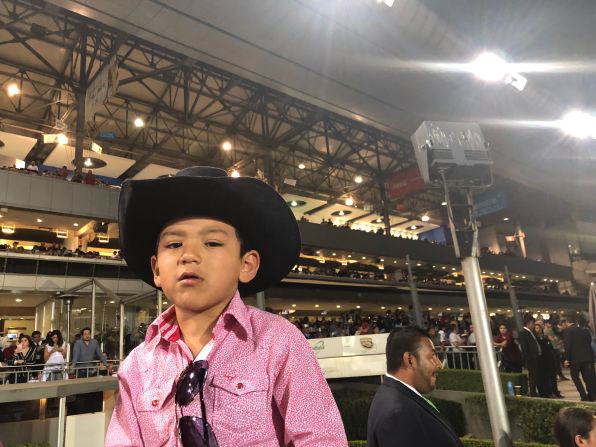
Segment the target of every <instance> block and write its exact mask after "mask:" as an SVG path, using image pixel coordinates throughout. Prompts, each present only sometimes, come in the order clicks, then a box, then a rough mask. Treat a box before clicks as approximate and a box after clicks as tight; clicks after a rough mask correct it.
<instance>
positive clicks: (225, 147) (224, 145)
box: [221, 140, 232, 151]
mask: <svg viewBox="0 0 596 447" xmlns="http://www.w3.org/2000/svg"><path fill="white" fill-rule="evenodd" d="M221 148H222V149H223V150H224V151H231V150H232V143H230V142H229V141H228V140H226V141H224V142H223V143H221Z"/></svg>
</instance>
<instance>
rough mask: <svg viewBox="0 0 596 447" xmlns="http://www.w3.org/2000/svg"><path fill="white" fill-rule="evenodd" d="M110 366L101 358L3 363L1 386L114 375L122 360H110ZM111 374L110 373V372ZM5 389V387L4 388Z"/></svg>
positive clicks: (0, 370) (0, 377)
mask: <svg viewBox="0 0 596 447" xmlns="http://www.w3.org/2000/svg"><path fill="white" fill-rule="evenodd" d="M107 363H108V367H107V368H106V366H105V365H103V364H102V362H100V361H99V360H93V361H90V362H76V363H74V362H69V363H66V362H65V363H60V364H55V365H53V364H47V363H46V364H43V363H40V364H24V365H14V366H13V365H1V366H0V386H5V385H11V384H23V383H36V382H52V381H57V380H68V379H71V376H74V378H78V379H81V378H90V377H95V376H98V375H100V372H102V371H106V373H107V372H109V373H110V374H111V375H114V374H115V373H116V372H117V371H118V367H119V366H120V363H121V360H108V361H107ZM108 375H109V374H108ZM3 391H4V388H3Z"/></svg>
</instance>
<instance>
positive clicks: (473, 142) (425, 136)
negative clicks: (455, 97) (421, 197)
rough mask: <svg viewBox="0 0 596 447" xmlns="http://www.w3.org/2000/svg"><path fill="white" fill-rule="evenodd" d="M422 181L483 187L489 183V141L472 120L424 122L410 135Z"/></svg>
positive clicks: (433, 183) (490, 179) (490, 162)
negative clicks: (464, 121)
mask: <svg viewBox="0 0 596 447" xmlns="http://www.w3.org/2000/svg"><path fill="white" fill-rule="evenodd" d="M412 144H413V145H414V153H415V155H416V160H417V162H418V168H419V169H420V174H421V175H422V178H423V179H424V181H425V183H427V184H431V185H441V184H442V183H443V181H442V175H441V174H443V175H444V176H445V179H446V180H447V183H448V184H450V185H457V186H469V187H486V186H490V185H491V184H492V174H491V170H490V167H491V165H492V161H491V159H490V157H489V153H488V152H489V151H488V144H487V143H486V141H485V139H484V135H483V134H482V130H481V129H480V126H479V125H478V124H475V123H450V122H438V121H424V122H423V123H422V124H421V125H420V127H419V128H418V129H417V130H416V132H414V135H412Z"/></svg>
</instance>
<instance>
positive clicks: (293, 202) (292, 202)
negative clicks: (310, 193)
mask: <svg viewBox="0 0 596 447" xmlns="http://www.w3.org/2000/svg"><path fill="white" fill-rule="evenodd" d="M290 205H291V206H298V202H296V201H295V200H292V201H291V202H290Z"/></svg>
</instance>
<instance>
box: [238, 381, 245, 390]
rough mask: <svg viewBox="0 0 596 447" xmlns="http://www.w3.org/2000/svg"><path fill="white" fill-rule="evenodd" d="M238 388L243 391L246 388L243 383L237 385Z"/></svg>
mask: <svg viewBox="0 0 596 447" xmlns="http://www.w3.org/2000/svg"><path fill="white" fill-rule="evenodd" d="M236 388H238V389H239V390H241V389H242V388H244V384H243V383H239V384H238V385H236Z"/></svg>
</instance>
